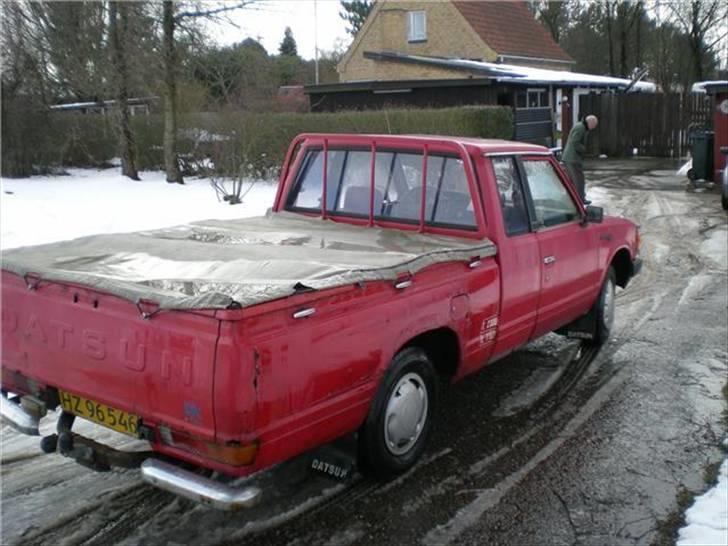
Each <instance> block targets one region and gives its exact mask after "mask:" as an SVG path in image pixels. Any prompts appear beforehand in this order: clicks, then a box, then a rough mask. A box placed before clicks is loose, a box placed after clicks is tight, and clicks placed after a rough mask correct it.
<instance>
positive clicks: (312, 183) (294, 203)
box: [288, 150, 346, 211]
mask: <svg viewBox="0 0 728 546" xmlns="http://www.w3.org/2000/svg"><path fill="white" fill-rule="evenodd" d="M345 159H346V152H345V151H344V150H329V157H328V165H327V168H326V171H327V173H326V209H327V210H331V209H332V207H333V206H334V203H335V202H336V194H337V190H338V185H339V181H340V178H341V169H342V167H343V166H344V163H345ZM323 176H324V152H323V150H310V151H308V152H306V157H305V158H304V159H303V163H302V165H301V169H300V170H299V172H298V178H297V179H296V183H295V186H294V188H295V190H294V191H292V192H291V195H290V196H289V200H288V206H289V207H292V208H295V209H305V210H318V211H320V210H321V193H322V192H321V186H322V184H323ZM291 198H293V199H291Z"/></svg>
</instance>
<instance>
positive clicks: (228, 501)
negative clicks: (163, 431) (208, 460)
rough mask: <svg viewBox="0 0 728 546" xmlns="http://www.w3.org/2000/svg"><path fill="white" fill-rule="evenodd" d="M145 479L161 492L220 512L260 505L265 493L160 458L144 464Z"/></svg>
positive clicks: (143, 477) (143, 474)
mask: <svg viewBox="0 0 728 546" xmlns="http://www.w3.org/2000/svg"><path fill="white" fill-rule="evenodd" d="M142 479H143V480H144V481H146V482H148V483H151V484H152V485H154V486H156V487H159V488H160V489H164V490H165V491H169V492H170V493H174V494H175V495H179V496H181V497H185V498H188V499H191V500H193V501H195V502H199V503H201V504H206V505H208V506H211V507H213V508H217V509H218V510H227V511H235V510H240V509H243V508H250V507H251V506H254V505H255V504H257V503H258V501H259V500H260V497H261V494H262V491H261V489H260V488H258V487H255V486H244V487H239V488H235V487H230V486H229V485H225V484H223V483H219V482H216V481H214V480H210V479H208V478H205V477H203V476H200V475H198V474H195V473H193V472H189V471H187V470H184V469H182V468H179V467H178V466H175V465H173V464H169V463H165V462H163V461H159V460H157V459H147V460H146V461H144V462H143V463H142Z"/></svg>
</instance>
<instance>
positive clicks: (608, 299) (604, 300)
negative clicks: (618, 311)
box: [594, 267, 616, 345]
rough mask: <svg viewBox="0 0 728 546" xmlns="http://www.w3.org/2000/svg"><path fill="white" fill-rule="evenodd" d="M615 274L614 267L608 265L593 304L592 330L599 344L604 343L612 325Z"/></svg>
mask: <svg viewBox="0 0 728 546" xmlns="http://www.w3.org/2000/svg"><path fill="white" fill-rule="evenodd" d="M615 278H616V275H615V273H614V268H613V267H610V268H609V271H607V277H606V278H605V279H604V284H602V290H601V291H600V292H599V297H598V298H597V301H596V303H595V304H594V311H595V313H594V316H595V317H596V329H595V331H594V341H596V343H598V344H599V345H601V344H603V343H605V342H606V341H607V340H608V339H609V335H610V334H611V332H612V328H613V326H614V316H615V303H616V302H615V295H616V282H615Z"/></svg>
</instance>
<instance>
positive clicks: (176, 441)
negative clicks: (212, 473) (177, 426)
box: [159, 425, 259, 466]
mask: <svg viewBox="0 0 728 546" xmlns="http://www.w3.org/2000/svg"><path fill="white" fill-rule="evenodd" d="M159 439H160V440H161V442H162V443H163V444H166V445H169V446H173V447H176V448H179V449H184V450H185V451H190V452H192V453H195V454H197V455H199V456H201V457H205V458H207V459H212V460H214V461H217V462H219V463H223V464H228V465H230V466H249V465H251V464H253V463H254V462H255V457H256V456H257V455H258V448H259V442H257V441H255V442H251V443H247V444H241V443H239V442H227V443H225V444H218V443H215V442H208V441H206V440H202V439H201V438H196V437H194V436H191V435H189V434H187V433H184V432H180V431H177V430H171V429H169V428H168V427H166V426H164V425H162V426H160V427H159Z"/></svg>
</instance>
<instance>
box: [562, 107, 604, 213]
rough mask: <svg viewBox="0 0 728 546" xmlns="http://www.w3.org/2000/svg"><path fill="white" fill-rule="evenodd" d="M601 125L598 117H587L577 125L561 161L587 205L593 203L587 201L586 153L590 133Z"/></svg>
mask: <svg viewBox="0 0 728 546" xmlns="http://www.w3.org/2000/svg"><path fill="white" fill-rule="evenodd" d="M597 125H599V120H598V119H597V117H596V116H591V115H590V116H587V117H586V118H584V120H583V121H580V122H579V123H577V124H575V125H574V127H573V128H572V129H571V132H570V133H569V140H567V142H566V148H565V149H564V154H563V155H562V156H561V161H562V162H563V163H564V165H565V166H566V170H567V171H568V173H569V176H570V177H571V182H572V183H573V184H574V186H576V190H577V191H578V192H579V197H581V200H582V201H584V203H585V204H587V205H588V204H589V203H590V202H591V201H587V200H586V182H585V180H584V154H585V153H586V140H587V135H588V134H589V131H593V130H594V129H596V128H597Z"/></svg>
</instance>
